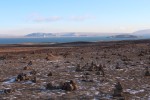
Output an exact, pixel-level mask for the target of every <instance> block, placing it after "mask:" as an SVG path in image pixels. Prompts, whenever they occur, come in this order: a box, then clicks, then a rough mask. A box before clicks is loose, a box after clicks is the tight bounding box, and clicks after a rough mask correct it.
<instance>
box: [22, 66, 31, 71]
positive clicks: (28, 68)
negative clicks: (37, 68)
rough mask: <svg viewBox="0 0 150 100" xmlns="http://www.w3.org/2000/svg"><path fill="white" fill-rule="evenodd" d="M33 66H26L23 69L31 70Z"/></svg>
mask: <svg viewBox="0 0 150 100" xmlns="http://www.w3.org/2000/svg"><path fill="white" fill-rule="evenodd" d="M30 69H31V68H30V67H29V66H25V67H24V68H23V70H30Z"/></svg>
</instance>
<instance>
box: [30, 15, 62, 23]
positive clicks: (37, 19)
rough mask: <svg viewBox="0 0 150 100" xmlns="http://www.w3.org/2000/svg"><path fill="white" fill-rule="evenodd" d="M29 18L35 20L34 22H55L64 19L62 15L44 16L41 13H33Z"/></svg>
mask: <svg viewBox="0 0 150 100" xmlns="http://www.w3.org/2000/svg"><path fill="white" fill-rule="evenodd" d="M28 20H30V21H33V22H54V21H59V20H62V17H61V16H48V17H45V16H42V15H39V14H36V13H34V14H32V15H30V16H29V17H28Z"/></svg>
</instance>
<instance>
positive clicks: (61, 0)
mask: <svg viewBox="0 0 150 100" xmlns="http://www.w3.org/2000/svg"><path fill="white" fill-rule="evenodd" d="M140 29H150V0H1V1H0V34H9V35H10V34H15V35H23V34H28V33H32V32H133V31H136V30H140Z"/></svg>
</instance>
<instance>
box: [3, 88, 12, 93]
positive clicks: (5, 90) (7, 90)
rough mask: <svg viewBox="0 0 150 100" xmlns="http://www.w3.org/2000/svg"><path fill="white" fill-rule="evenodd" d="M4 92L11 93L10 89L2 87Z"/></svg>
mask: <svg viewBox="0 0 150 100" xmlns="http://www.w3.org/2000/svg"><path fill="white" fill-rule="evenodd" d="M4 93H5V94H9V93H12V89H4Z"/></svg>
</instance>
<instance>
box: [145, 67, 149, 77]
mask: <svg viewBox="0 0 150 100" xmlns="http://www.w3.org/2000/svg"><path fill="white" fill-rule="evenodd" d="M145 76H150V72H149V70H148V67H146V72H145Z"/></svg>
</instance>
